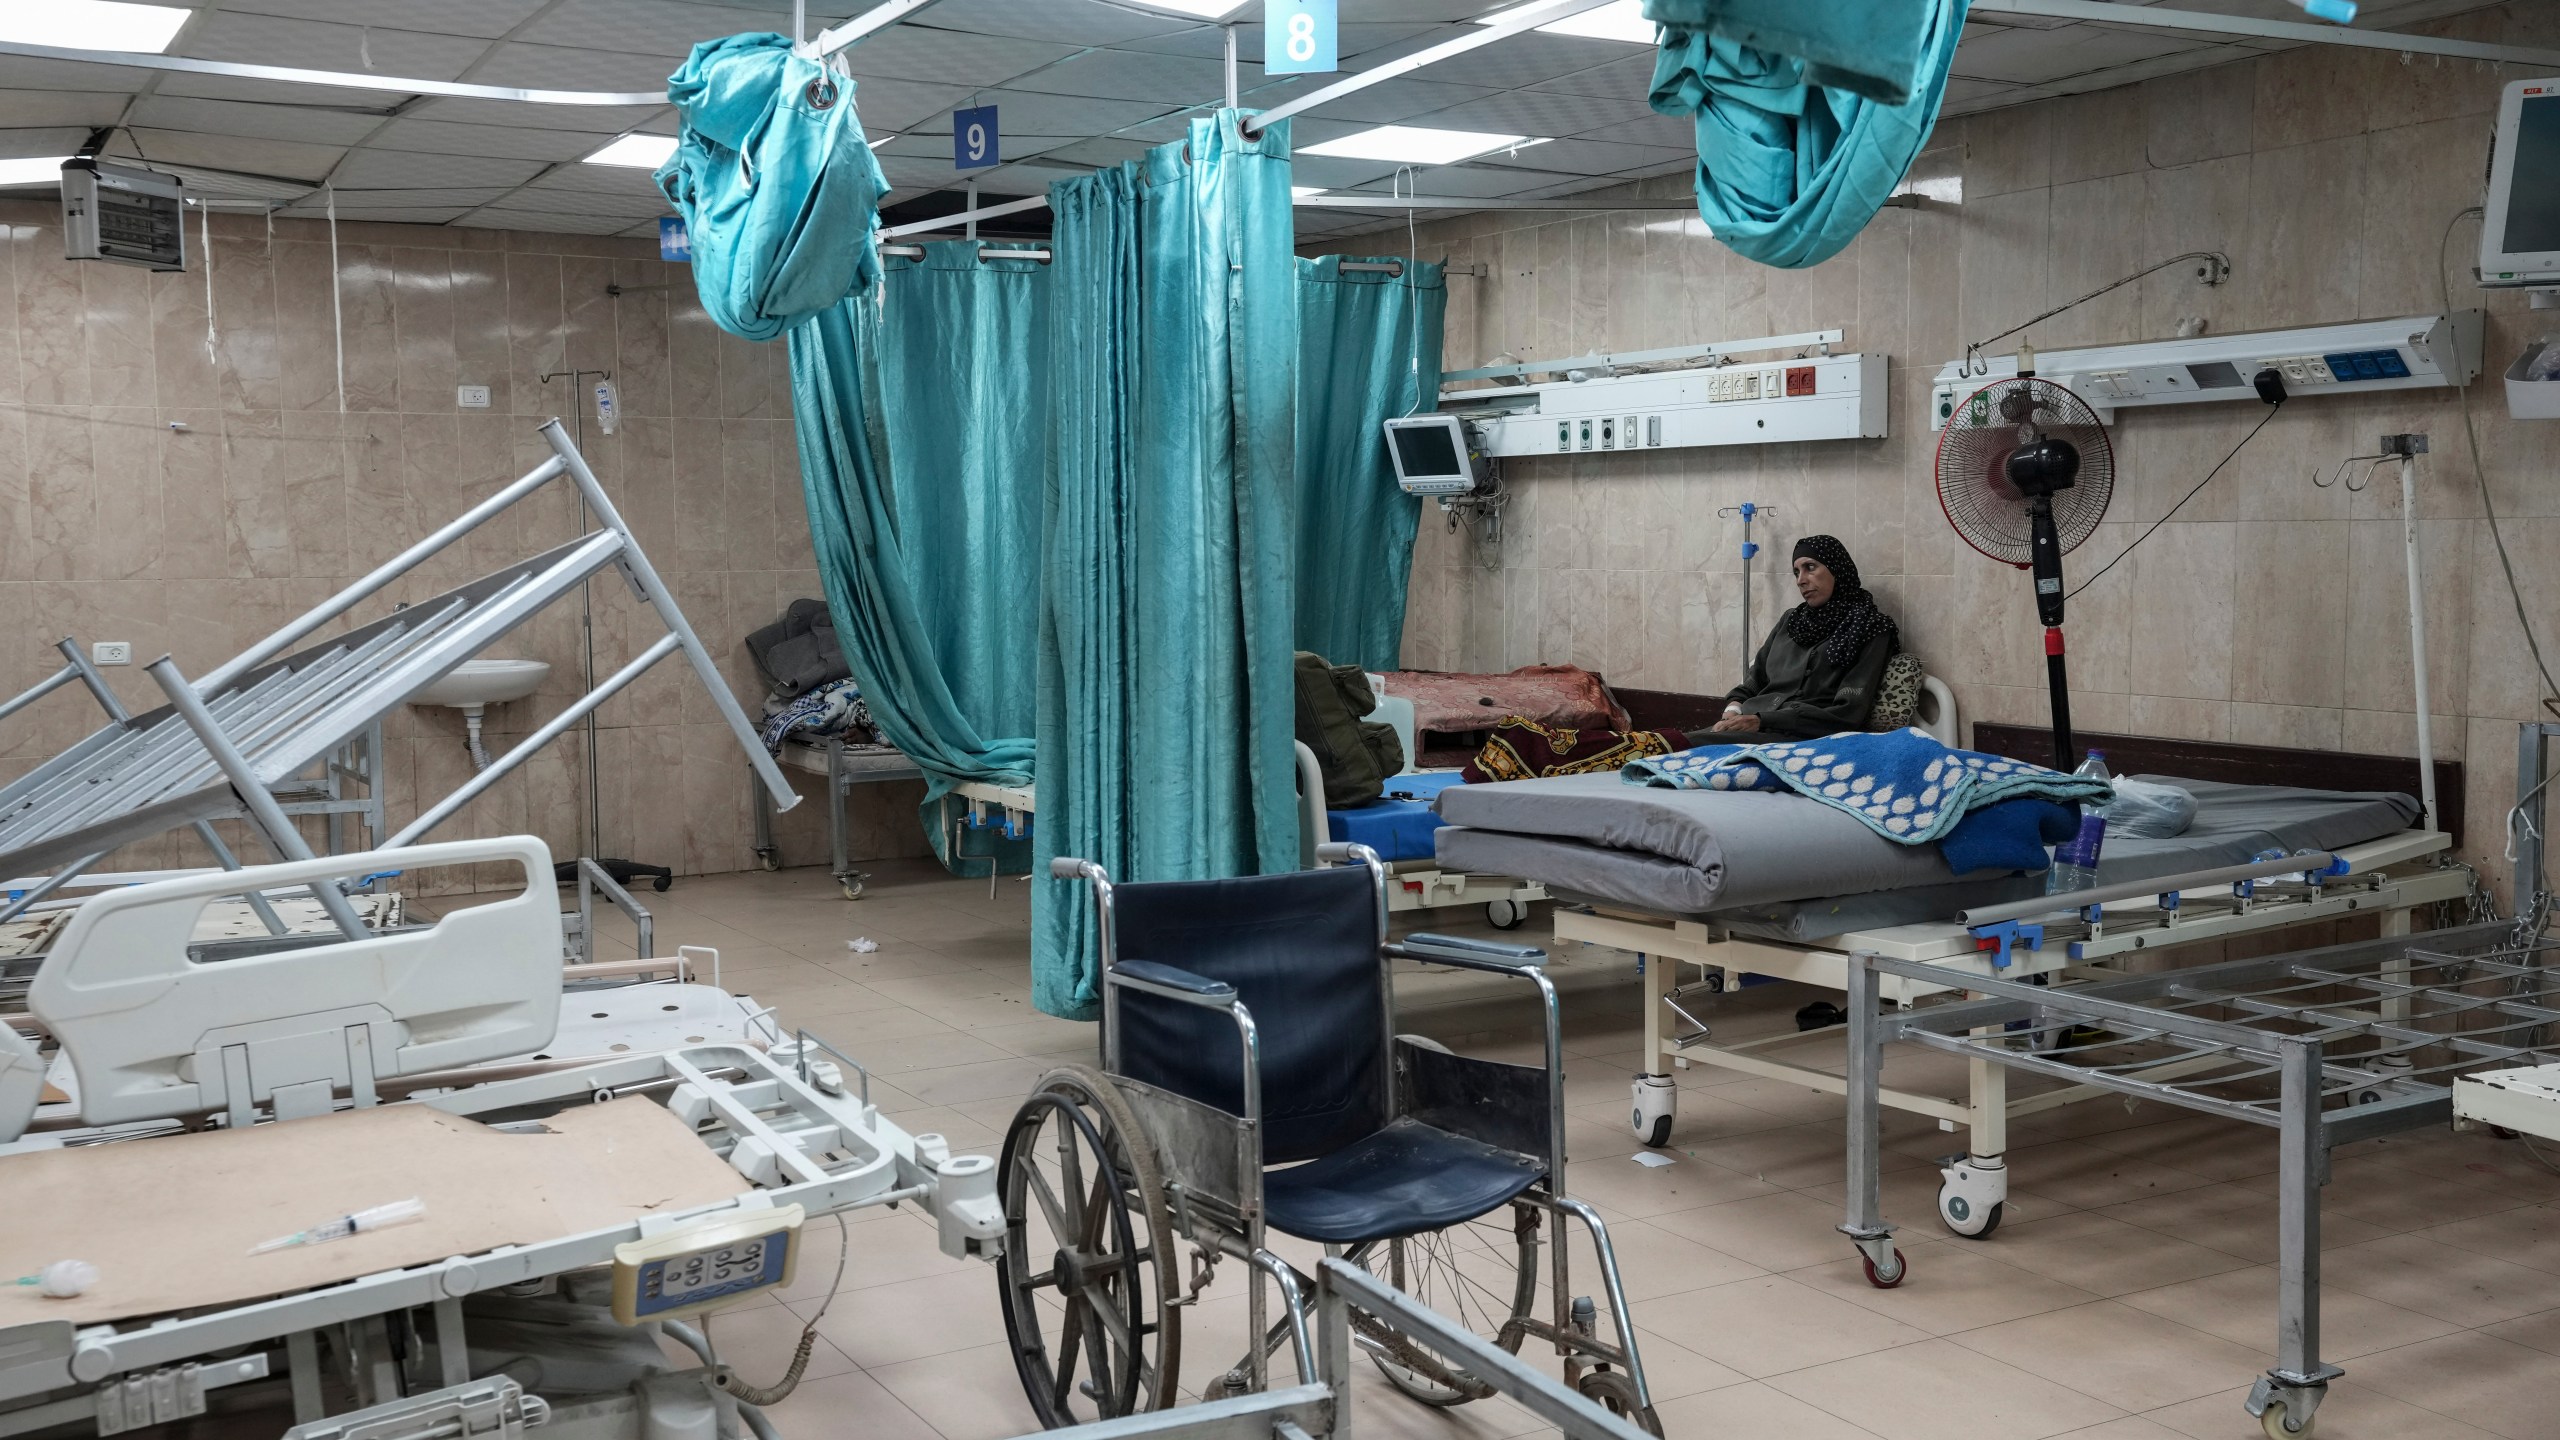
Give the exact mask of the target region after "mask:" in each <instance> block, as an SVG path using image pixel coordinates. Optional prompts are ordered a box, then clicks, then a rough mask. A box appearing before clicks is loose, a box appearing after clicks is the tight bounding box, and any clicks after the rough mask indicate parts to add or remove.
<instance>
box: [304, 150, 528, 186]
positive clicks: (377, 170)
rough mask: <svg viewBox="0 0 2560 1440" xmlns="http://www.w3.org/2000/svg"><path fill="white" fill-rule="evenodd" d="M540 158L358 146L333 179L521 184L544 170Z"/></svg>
mask: <svg viewBox="0 0 2560 1440" xmlns="http://www.w3.org/2000/svg"><path fill="white" fill-rule="evenodd" d="M543 168H544V166H543V163H542V162H541V161H539V160H507V159H501V158H499V157H497V156H493V155H422V154H419V153H418V152H416V151H414V150H358V151H356V152H355V153H353V154H351V155H349V156H348V157H347V163H346V165H345V166H344V167H343V168H341V169H340V170H339V171H338V173H337V174H336V175H335V176H333V177H332V179H333V180H334V181H335V182H336V183H338V184H340V185H345V186H347V187H349V188H351V189H357V190H382V189H388V188H391V187H394V186H430V185H463V186H477V185H521V184H523V183H524V182H526V181H527V180H530V179H532V178H533V177H534V176H536V175H539V174H541V173H542V171H543Z"/></svg>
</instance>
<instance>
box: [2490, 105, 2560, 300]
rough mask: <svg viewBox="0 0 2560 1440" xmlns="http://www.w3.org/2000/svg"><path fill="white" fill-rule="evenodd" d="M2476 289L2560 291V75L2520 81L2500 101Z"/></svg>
mask: <svg viewBox="0 0 2560 1440" xmlns="http://www.w3.org/2000/svg"><path fill="white" fill-rule="evenodd" d="M2480 283H2481V284H2483V285H2560V76H2554V77H2552V78H2549V79H2543V80H2518V81H2516V82H2515V83H2514V84H2512V85H2509V86H2508V87H2507V88H2506V91H2505V93H2504V94H2503V95H2502V96H2501V97H2500V98H2499V101H2498V129H2497V138H2496V139H2495V140H2494V141H2493V142H2492V144H2491V149H2490V151H2489V198H2488V215H2487V217H2486V218H2485V219H2484V220H2483V222H2482V225H2481V230H2480Z"/></svg>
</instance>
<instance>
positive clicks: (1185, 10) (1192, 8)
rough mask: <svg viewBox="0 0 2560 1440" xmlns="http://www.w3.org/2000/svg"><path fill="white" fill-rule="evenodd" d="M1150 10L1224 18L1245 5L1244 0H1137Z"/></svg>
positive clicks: (1206, 17) (1207, 17)
mask: <svg viewBox="0 0 2560 1440" xmlns="http://www.w3.org/2000/svg"><path fill="white" fill-rule="evenodd" d="M1137 3H1139V4H1141V5H1144V6H1146V7H1147V8H1148V9H1150V10H1171V11H1173V12H1174V13H1175V14H1177V15H1197V16H1199V17H1200V18H1201V19H1203V20H1224V19H1226V18H1227V16H1228V15H1229V14H1230V13H1231V12H1233V11H1237V10H1241V9H1243V8H1244V7H1245V0H1137Z"/></svg>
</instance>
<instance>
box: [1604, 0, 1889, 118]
mask: <svg viewBox="0 0 2560 1440" xmlns="http://www.w3.org/2000/svg"><path fill="white" fill-rule="evenodd" d="M1937 9H1938V6H1937V4H1936V3H1935V0H1822V3H1820V4H1816V5H1808V4H1806V3H1804V0H1644V18H1646V19H1647V20H1650V21H1653V22H1654V23H1655V24H1657V25H1660V26H1663V27H1664V28H1666V29H1670V30H1683V31H1690V32H1694V33H1698V34H1709V35H1714V36H1716V37H1717V38H1719V39H1723V40H1730V41H1732V42H1734V43H1735V44H1737V45H1745V46H1748V47H1750V48H1751V49H1754V50H1766V51H1770V52H1772V53H1774V54H1779V55H1793V56H1795V57H1796V58H1798V59H1800V60H1802V61H1804V62H1805V72H1804V80H1805V83H1806V84H1808V85H1821V86H1826V87H1828V88H1830V89H1834V90H1847V91H1849V92H1851V93H1853V94H1857V95H1863V96H1865V97H1867V98H1868V99H1870V100H1877V101H1881V102H1883V103H1884V104H1887V105H1900V104H1902V103H1904V102H1905V101H1907V100H1909V99H1910V98H1911V96H1912V93H1913V92H1914V91H1915V90H1917V89H1919V88H1920V85H1921V83H1922V79H1923V77H1922V75H1921V73H1920V66H1919V62H1920V61H1921V60H1923V59H1924V58H1926V56H1927V54H1928V45H1927V37H1928V34H1929V30H1930V27H1931V26H1932V25H1934V24H1935V23H1936V22H1937V16H1936V13H1935V12H1936V11H1937Z"/></svg>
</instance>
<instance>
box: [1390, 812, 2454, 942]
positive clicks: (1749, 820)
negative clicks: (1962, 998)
mask: <svg viewBox="0 0 2560 1440" xmlns="http://www.w3.org/2000/svg"><path fill="white" fill-rule="evenodd" d="M2147 778H2151V779H2168V783H2171V784H2176V785H2183V786H2185V787H2186V788H2187V789H2188V790H2190V791H2192V792H2193V793H2194V795H2195V797H2196V819H2195V823H2194V824H2193V825H2191V826H2189V827H2188V829H2187V833H2185V834H2184V835H2180V836H2177V837H2175V838H2172V839H2166V840H2139V839H2132V838H2128V837H2123V836H2116V837H2110V838H2109V840H2108V841H2107V848H2106V852H2105V859H2104V860H2103V862H2102V863H2101V864H2100V865H2099V868H2098V874H2099V880H2100V882H2101V883H2105V884H2113V883H2115V882H2117V881H2123V880H2148V879H2152V878H2154V877H2157V876H2162V875H2173V874H2176V873H2178V872H2180V871H2185V870H2202V869H2208V868H2211V867H2213V866H2217V865H2236V864H2240V863H2242V862H2244V861H2246V860H2248V859H2249V858H2250V857H2251V856H2253V855H2256V854H2257V853H2258V852H2260V851H2262V850H2267V849H2272V848H2276V847H2282V848H2284V849H2287V850H2298V849H2329V848H2333V847H2337V846H2342V845H2354V844H2359V843H2361V842H2363V841H2367V840H2378V839H2381V838H2382V837H2384V836H2386V835H2392V834H2397V833H2398V832H2400V831H2402V830H2405V829H2407V828H2408V827H2409V826H2410V825H2411V824H2413V823H2415V821H2416V820H2417V818H2418V803H2417V802H2416V801H2415V800H2412V799H2410V798H2409V797H2408V796H2406V795H2399V794H2389V793H2384V792H2378V791H2368V792H2344V791H2331V790H2300V789H2293V788H2290V787H2285V786H2272V785H2229V784H2222V783H2218V782H2215V781H2206V780H2180V779H2174V778H2169V777H2160V776H2152V777H2147ZM1440 815H1441V818H1442V819H1444V820H1446V821H1448V822H1449V824H1448V826H1447V828H1444V829H1442V830H1441V831H1440V832H1439V834H1438V837H1437V840H1438V854H1439V860H1440V863H1441V864H1442V865H1444V866H1446V867H1448V868H1450V869H1453V870H1465V871H1473V872H1476V873H1479V874H1494V875H1517V876H1520V877H1522V878H1524V879H1529V880H1536V881H1539V882H1540V883H1542V884H1544V885H1545V886H1546V887H1547V888H1548V889H1550V890H1553V891H1556V892H1558V893H1560V894H1565V895H1570V896H1574V897H1578V898H1584V899H1589V900H1595V901H1602V902H1606V903H1613V904H1620V905H1626V906H1629V907H1631V908H1636V909H1641V910H1645V911H1649V912H1651V913H1654V914H1658V915H1678V916H1685V917H1690V918H1703V917H1706V916H1710V915H1712V916H1714V917H1715V918H1716V919H1718V920H1721V921H1725V922H1727V923H1730V924H1733V925H1735V926H1736V928H1738V929H1741V930H1743V931H1745V932H1746V933H1753V934H1760V935H1765V936H1768V937H1770V938H1775V939H1788V940H1818V939H1821V938H1823V937H1825V936H1830V935H1837V934H1840V933H1842V932H1844V931H1849V930H1871V929H1876V928H1880V927H1882V926H1887V925H1907V924H1912V923H1914V922H1918V921H1924V920H1945V919H1948V918H1950V917H1952V916H1953V915H1954V914H1955V912H1956V911H1958V910H1961V909H1963V908H1965V907H1966V906H1969V905H1989V904H1997V903H2000V902H2002V901H2007V900H2023V899H2027V898H2029V897H2031V896H2034V895H2037V894H2040V893H2042V891H2043V889H2044V877H2043V876H2042V875H2040V874H2039V875H2021V874H2016V873H2005V872H2004V873H1994V872H1989V871H1983V872H1977V873H1975V874H1972V875H1963V876H1959V875H1957V874H1955V873H1954V872H1953V871H1951V870H1950V869H1948V867H1947V863H1946V861H1945V860H1943V859H1941V858H1940V857H1939V854H1938V848H1937V847H1936V846H1935V845H1900V844H1896V843H1894V842H1893V841H1890V840H1887V839H1885V838H1884V837H1883V836H1881V835H1878V834H1876V833H1875V832H1874V831H1872V830H1870V829H1868V828H1867V827H1866V826H1865V825H1863V824H1861V823H1859V822H1858V821H1856V820H1853V819H1851V818H1850V817H1849V816H1847V815H1844V814H1841V813H1840V812H1839V811H1837V810H1833V809H1831V808H1830V807H1829V806H1825V805H1818V804H1815V803H1814V802H1813V801H1810V800H1807V799H1805V798H1803V797H1802V796H1798V795H1784V794H1775V793H1766V792H1751V793H1744V794H1735V793H1732V792H1729V791H1716V790H1656V789H1651V788H1647V787H1643V786H1636V785H1629V784H1627V783H1626V782H1624V781H1623V780H1620V779H1619V778H1618V777H1616V776H1614V775H1576V776H1567V777H1563V778H1559V779H1553V780H1516V781H1511V782H1507V783H1504V784H1497V785H1461V786H1454V787H1452V788H1450V789H1448V790H1446V791H1443V792H1442V793H1441V797H1440Z"/></svg>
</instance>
